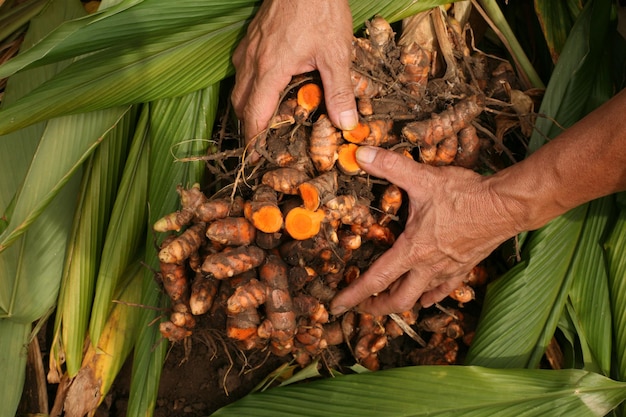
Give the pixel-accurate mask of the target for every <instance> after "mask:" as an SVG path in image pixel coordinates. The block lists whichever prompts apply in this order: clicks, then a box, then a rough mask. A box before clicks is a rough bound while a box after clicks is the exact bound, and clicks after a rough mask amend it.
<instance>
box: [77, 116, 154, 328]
mask: <svg viewBox="0 0 626 417" xmlns="http://www.w3.org/2000/svg"><path fill="white" fill-rule="evenodd" d="M147 121H148V111H147V108H146V109H144V110H143V111H142V114H141V116H140V119H139V122H138V124H137V126H136V127H135V134H134V138H133V141H132V144H131V147H130V150H129V154H128V159H127V160H126V164H125V166H124V173H123V174H122V180H121V182H120V183H119V184H118V185H119V188H118V190H117V198H116V200H115V204H114V206H113V210H112V213H111V217H110V220H109V224H108V228H107V230H106V239H105V242H104V246H103V248H102V261H101V263H100V265H99V268H98V273H97V281H96V295H95V297H94V300H93V306H92V308H91V319H90V322H89V338H90V340H99V339H100V332H101V331H102V329H103V328H104V326H105V324H106V322H107V320H108V317H109V315H110V312H111V309H112V308H113V304H112V301H113V295H114V293H115V291H116V290H117V289H118V286H119V283H120V280H121V277H122V276H123V274H124V273H125V272H126V270H127V268H128V267H129V265H130V263H131V261H132V260H133V259H134V258H135V257H136V256H137V253H138V251H139V250H141V249H142V248H143V246H144V240H143V237H144V235H145V229H146V216H147V206H146V198H147V197H146V196H147V193H148V162H149V156H150V154H149V152H148V149H149V147H148V127H147Z"/></svg>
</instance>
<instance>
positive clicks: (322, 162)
mask: <svg viewBox="0 0 626 417" xmlns="http://www.w3.org/2000/svg"><path fill="white" fill-rule="evenodd" d="M340 141H341V133H339V131H337V128H335V126H333V124H332V123H331V121H330V119H329V118H328V117H326V115H324V114H322V115H320V117H319V118H318V119H317V121H316V122H315V123H313V129H312V130H311V137H310V138H309V156H310V157H311V160H312V161H313V165H314V166H315V168H316V169H317V170H318V171H319V172H326V171H330V170H331V169H332V168H333V166H334V165H335V161H336V160H337V158H338V155H337V148H338V147H339V143H340Z"/></svg>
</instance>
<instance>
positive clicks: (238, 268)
mask: <svg viewBox="0 0 626 417" xmlns="http://www.w3.org/2000/svg"><path fill="white" fill-rule="evenodd" d="M264 259H265V251H264V250H263V249H260V248H258V247H256V246H252V245H250V246H240V247H237V248H234V249H230V250H227V251H223V252H218V253H214V254H211V255H208V256H207V257H206V258H205V259H204V263H203V264H202V272H203V273H205V274H211V275H212V276H213V277H215V278H216V279H226V278H230V277H233V276H235V275H239V274H241V273H243V272H246V271H248V270H250V269H253V268H256V267H257V266H259V265H261V263H263V260H264Z"/></svg>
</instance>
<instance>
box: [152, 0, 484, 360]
mask: <svg viewBox="0 0 626 417" xmlns="http://www.w3.org/2000/svg"><path fill="white" fill-rule="evenodd" d="M437 10H439V9H437ZM439 18H441V16H439ZM440 23H441V22H440ZM452 23H453V22H452V21H450V24H449V25H448V26H447V28H448V29H447V30H446V31H444V32H443V33H444V34H446V35H445V36H446V37H447V40H446V41H445V42H446V43H445V44H446V45H448V46H449V47H450V48H451V49H446V50H445V51H444V50H442V51H440V53H439V55H438V54H437V52H436V51H435V50H434V49H433V48H432V47H429V46H428V45H424V44H420V43H419V42H418V41H416V40H412V38H411V37H410V36H407V37H404V34H403V37H401V38H400V41H399V42H398V43H396V41H395V39H396V36H395V33H394V32H393V30H392V28H391V26H390V25H389V24H388V23H387V22H386V21H385V20H384V19H382V18H380V17H376V18H374V19H373V20H372V21H371V22H368V23H367V29H368V30H367V34H368V36H367V37H363V38H354V42H353V54H352V57H353V66H352V69H351V74H352V81H353V85H354V93H355V96H356V97H357V104H358V109H359V113H360V117H361V119H360V122H359V124H358V126H357V127H356V128H355V129H353V130H350V131H341V130H339V129H337V128H336V127H335V126H334V125H333V124H332V122H331V121H330V119H329V118H328V117H327V115H326V114H325V110H324V99H323V90H322V88H321V87H320V85H321V83H320V82H319V80H317V79H316V78H315V76H314V75H310V74H309V75H302V76H299V77H295V78H294V80H293V83H292V84H291V85H290V86H289V87H288V89H287V90H286V91H285V95H284V98H283V99H282V100H281V103H280V105H279V107H278V108H277V109H276V112H275V115H274V117H273V118H272V120H271V123H270V127H269V128H268V129H267V130H265V131H264V132H262V133H261V134H260V136H259V137H257V138H256V140H255V141H254V142H253V144H254V148H253V150H254V151H255V153H256V154H258V155H260V161H258V162H256V163H255V164H251V163H249V160H248V158H247V155H249V154H250V151H251V150H252V149H248V148H246V149H243V147H242V148H241V149H242V151H241V152H240V153H233V152H227V150H226V149H224V150H223V153H221V154H218V155H217V156H216V157H214V158H212V160H214V161H216V160H218V158H219V157H220V156H221V157H223V158H224V159H227V158H229V157H230V156H231V155H243V157H242V158H241V160H240V164H239V165H238V167H237V168H236V169H235V170H233V171H232V173H231V174H232V175H230V176H229V175H227V174H225V173H223V172H219V173H218V171H219V170H218V168H219V167H220V166H221V167H225V164H224V163H223V161H221V162H220V163H217V162H216V163H215V165H210V166H209V169H210V171H211V173H213V174H219V175H214V176H216V177H218V180H217V181H216V183H215V184H216V186H219V187H221V188H220V190H221V192H216V193H215V194H214V195H212V196H210V197H207V195H206V194H205V193H203V192H202V190H201V189H200V186H199V185H198V184H195V185H193V186H192V187H190V188H183V187H179V188H178V190H177V191H178V193H179V195H180V201H181V208H180V209H179V210H178V211H177V212H175V213H171V214H169V215H167V216H165V217H163V218H162V219H160V220H159V221H157V222H156V223H155V224H154V230H155V231H157V232H165V233H167V234H168V235H167V237H166V238H165V239H164V240H162V243H161V246H160V251H159V260H160V262H161V271H160V276H161V281H162V284H163V289H164V291H165V293H167V295H168V296H169V298H170V299H171V304H172V307H171V311H172V312H171V316H170V320H168V321H165V322H163V323H161V333H162V334H163V336H164V337H166V338H168V339H170V340H171V341H180V340H183V339H185V338H187V337H189V336H190V335H191V334H192V332H193V329H194V327H195V326H196V318H197V317H198V316H200V315H204V314H206V313H208V312H211V313H214V312H215V311H217V310H219V309H222V310H223V311H225V312H226V316H227V323H226V334H227V336H228V337H229V338H231V339H232V340H234V341H236V343H237V345H238V346H239V347H240V348H241V349H243V350H250V349H266V348H267V349H270V350H271V352H272V353H273V354H275V355H278V356H286V355H292V356H293V357H294V358H295V360H296V361H297V362H298V363H299V364H300V365H303V366H304V365H306V364H307V363H309V362H310V361H311V359H312V358H314V357H316V356H319V355H321V354H322V353H323V352H324V350H325V349H327V348H329V347H330V346H336V345H342V344H345V345H347V346H348V348H349V350H350V351H351V352H352V354H353V356H354V358H355V359H356V360H357V361H358V362H359V363H361V364H363V365H364V366H366V367H367V368H369V369H378V368H379V366H380V365H379V356H378V354H379V352H380V351H381V350H382V349H383V348H385V346H387V345H388V344H389V342H390V341H391V340H394V339H396V338H397V337H399V336H401V335H403V334H406V333H407V332H412V333H414V335H411V337H412V338H413V339H414V340H416V341H417V342H418V343H421V344H422V346H421V347H420V348H419V349H418V350H416V351H415V353H414V354H413V356H414V359H413V360H414V362H415V363H429V361H430V362H433V363H443V362H445V363H454V358H455V357H456V353H455V352H456V350H458V345H457V341H458V340H461V339H463V338H464V339H463V340H465V343H469V340H470V339H471V329H470V328H469V327H468V326H467V325H466V324H464V323H465V321H463V319H462V317H463V313H462V312H461V311H460V310H455V312H454V313H449V314H444V315H442V316H441V317H439V322H437V320H435V319H434V318H428V321H423V322H422V321H420V317H419V309H420V306H419V305H416V306H415V307H414V308H413V309H411V310H409V311H407V312H405V313H403V314H401V315H393V316H389V317H374V316H371V315H368V314H358V313H356V312H354V311H350V312H347V313H345V314H343V315H341V316H339V317H333V316H329V313H328V311H327V306H328V304H329V302H330V301H331V300H332V298H333V297H334V295H335V294H336V292H337V291H338V290H340V289H341V288H343V287H345V286H347V285H349V284H350V283H351V282H353V281H354V280H356V279H359V276H360V274H361V273H362V272H363V271H365V270H366V269H367V268H368V267H369V265H371V263H372V262H373V261H374V260H375V259H376V258H377V257H379V256H380V255H381V254H382V253H384V251H386V250H387V249H388V248H389V247H390V246H391V245H392V244H393V243H394V241H395V239H396V238H397V236H398V235H399V233H401V232H402V229H403V221H404V218H405V216H406V211H407V206H406V202H405V201H404V194H403V191H402V190H400V189H399V188H398V187H396V186H395V185H393V184H389V183H388V182H386V181H384V180H381V179H377V178H371V177H369V176H367V175H366V174H365V173H364V172H363V171H362V170H361V169H360V167H359V166H358V164H357V163H356V158H355V153H356V150H357V149H358V147H359V146H363V145H369V146H379V147H383V148H386V149H389V150H392V151H396V152H400V153H402V154H404V155H405V156H406V157H409V158H413V159H415V160H417V161H419V162H422V163H427V164H432V165H450V164H454V165H457V166H461V167H465V168H476V167H477V164H478V162H479V156H480V153H481V149H484V147H485V143H487V142H488V140H485V139H479V137H478V134H477V129H476V126H477V124H478V122H479V119H480V117H482V116H483V115H484V110H485V102H486V97H487V96H489V95H491V94H492V91H491V90H489V88H490V87H489V86H490V83H489V82H488V80H487V77H486V76H485V75H484V72H483V71H482V70H481V71H479V69H481V68H482V69H484V68H483V66H484V62H483V58H484V57H474V56H472V54H471V53H470V52H469V48H468V47H467V46H466V43H465V42H464V41H463V40H464V39H465V38H466V34H465V32H463V31H461V30H460V29H459V28H458V27H457V26H458V25H455V24H452ZM439 43H440V44H443V43H442V40H441V38H439ZM446 51H447V52H446ZM449 51H453V52H454V53H450V52H449ZM239 139H240V138H239ZM224 190H227V191H226V192H227V193H228V194H227V195H226V194H224ZM485 280H486V275H485V272H484V270H483V269H481V268H480V267H477V268H475V270H474V271H473V272H472V273H471V274H470V275H469V276H468V278H467V280H466V281H467V282H466V283H464V284H463V285H462V286H461V287H459V288H458V289H456V290H455V291H454V292H453V293H451V294H450V298H451V299H453V300H456V302H457V303H458V307H459V309H460V308H462V307H463V305H464V304H465V303H468V302H470V301H472V300H473V299H474V297H475V292H474V287H478V286H482V285H484V283H485ZM442 314H443V313H442ZM450 317H452V318H453V319H451V318H450ZM424 320H426V319H424ZM431 322H433V323H431ZM417 332H421V333H424V334H426V333H428V334H432V336H431V337H430V339H429V342H428V344H426V343H425V342H423V341H422V339H421V337H420V336H419V335H418V334H417ZM455 346H456V347H455ZM429 358H430V359H429Z"/></svg>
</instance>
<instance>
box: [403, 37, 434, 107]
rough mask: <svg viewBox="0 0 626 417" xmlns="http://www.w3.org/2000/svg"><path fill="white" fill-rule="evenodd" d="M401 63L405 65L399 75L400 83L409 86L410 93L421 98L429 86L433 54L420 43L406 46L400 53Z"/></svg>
mask: <svg viewBox="0 0 626 417" xmlns="http://www.w3.org/2000/svg"><path fill="white" fill-rule="evenodd" d="M400 63H402V64H403V65H404V67H403V69H402V72H401V73H400V74H399V76H398V78H399V81H400V82H402V83H403V84H405V85H406V86H407V89H408V91H409V92H410V93H411V94H412V95H414V96H416V97H420V96H421V95H422V93H423V91H424V90H425V89H426V84H428V74H429V72H430V64H431V53H430V52H428V51H427V50H426V49H423V48H422V47H421V46H420V45H419V44H418V43H416V42H411V43H410V44H407V45H404V46H403V47H402V50H401V51H400Z"/></svg>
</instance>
